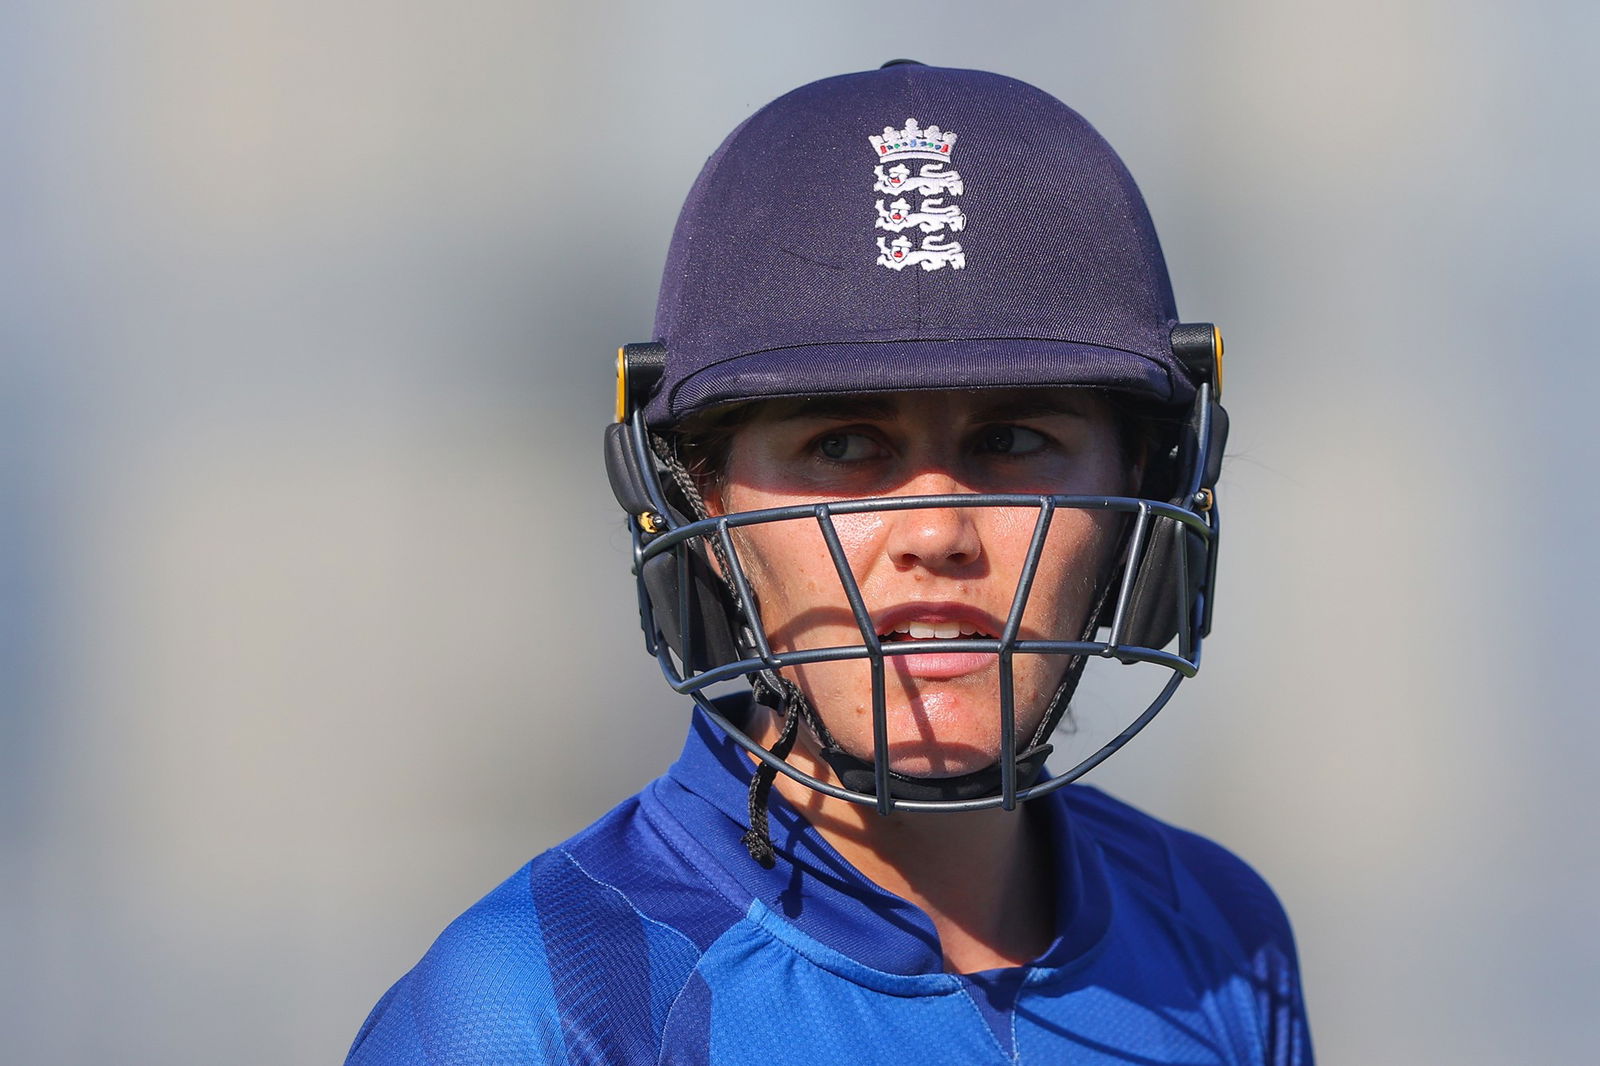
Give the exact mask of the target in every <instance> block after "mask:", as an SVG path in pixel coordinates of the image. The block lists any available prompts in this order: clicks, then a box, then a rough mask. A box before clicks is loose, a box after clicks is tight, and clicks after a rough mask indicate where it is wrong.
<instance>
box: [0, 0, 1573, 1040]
mask: <svg viewBox="0 0 1600 1066" xmlns="http://www.w3.org/2000/svg"><path fill="white" fill-rule="evenodd" d="M1597 39H1600V7H1596V6H1595V5H1592V4H1588V3H1584V2H1581V0H1573V2H1567V3H1562V2H1556V0H1551V2H1543V3H1531V4H1526V5H1509V4H1496V3H1487V2H1477V3H1464V2H1454V3H1445V2H1443V0H1437V2H1432V3H1429V2H1424V0H1406V2H1371V0H1368V2H1351V0H1347V2H1344V3H1340V4H1337V5H1333V4H1327V5H1285V4H1276V3H1271V2H1269V0H1261V2H1259V3H1207V4H1201V3H1192V4H1189V3H1184V4H1179V3H1155V2H1141V0H1133V2H1116V3H1113V2H1110V0H1100V2H1055V3H1036V4H1020V3H1004V2H998V3H991V4H987V5H982V6H980V5H978V4H966V3H954V2H944V0H923V2H921V3H918V4H913V5H910V6H906V5H877V6H868V5H863V4H857V3H846V2H839V0H826V2H813V3H810V4H807V5H755V4H749V3H746V2H738V3H734V2H729V3H704V4H692V3H691V4H662V3H643V2H639V3H604V2H591V3H585V4H578V3H575V2H553V0H534V2H527V0H524V2H520V3H510V2H499V0H482V2H472V3H462V4H453V5H446V4H410V3H379V2H327V0H319V2H316V3H312V2H306V0H281V2H274V3H267V2H258V3H218V2H214V0H213V2H199V0H170V2H157V0H150V2H142V3H83V2H79V3H73V2H65V0H54V2H44V0H13V2H11V3H8V4H6V5H5V6H4V8H3V9H0V145H3V149H0V150H3V152H4V165H3V166H0V1032H3V1033H4V1044H5V1047H6V1051H5V1052H4V1056H3V1057H4V1058H5V1059H6V1060H7V1061H10V1062H17V1063H71V1064H76V1063H94V1062H101V1061H116V1062H119V1063H130V1064H132V1063H139V1064H143V1063H151V1064H155V1063H160V1064H165V1066H176V1064H189V1063H195V1064H198V1063H211V1062H218V1061H225V1062H229V1063H234V1064H239V1066H248V1064H256V1063H260V1064H269V1063H273V1064H276V1063H287V1062H305V1063H314V1062H337V1061H339V1060H340V1058H341V1057H342V1055H343V1053H344V1051H345V1048H346V1047H347V1046H348V1044H349V1041H350V1039H351V1038H352V1036H353V1035H354V1033H355V1031H356V1028H357V1027H358V1025H359V1024H360V1022H361V1020H362V1018H363V1017H364V1015H365V1013H366V1011H367V1010H368V1008H369V1007H370V1006H371V1005H372V1004H373V1002H374V1001H375V1000H376V999H377V998H378V996H379V995H380V994H381V993H382V992H383V991H384V989H385V988H386V987H387V986H388V984H389V983H390V982H392V981H393V980H394V979H395V978H397V977H398V976H399V975H400V974H401V973H402V972H404V971H405V970H406V969H407V968H408V967H409V966H410V965H411V964H412V963H413V962H414V961H415V960H416V959H417V958H418V957H419V956H420V955H421V953H422V952H423V951H424V950H425V949H426V948H427V946H428V944H429V942H430V941H431V940H432V938H433V937H434V936H435V935H436V934H437V933H438V932H439V930H440V929H442V928H443V927H444V925H445V924H446V923H447V922H448V921H449V920H450V919H451V918H452V917H453V916H454V915H456V914H457V913H458V912H460V911H461V910H463V909H464V908H465V907H467V906H468V905H469V904H470V903H471V902H472V901H473V900H475V899H476V898H477V897H478V896H479V895H481V894H482V893H484V892H485V891H487V890H488V889H489V888H491V887H492V886H493V885H495V884H496V883H498V882H499V881H500V880H501V879H502V878H504V877H505V876H507V875H508V874H509V873H511V871H513V870H514V869H515V868H516V867H517V866H519V865H520V864H521V863H523V862H524V861H525V860H526V859H527V858H528V857H529V856H531V855H533V854H534V853H536V852H538V851H540V850H541V849H543V848H545V847H547V846H549V845H550V844H552V843H554V842H556V841H558V840H560V839H562V838H563V837H565V836H567V835H568V834H570V833H572V832H574V831H575V830H577V829H578V828H580V827H581V826H583V825H584V824H586V823H587V822H589V821H591V820H592V819H593V818H594V817H596V816H597V815H598V814H599V813H600V812H602V811H603V810H604V809H606V808H607V807H609V806H610V805H612V804H613V803H615V802H617V801H619V800H620V799H622V798H623V797H625V796H627V795H628V794H630V793H631V792H633V791H635V790H636V789H637V788H638V787H639V785H640V784H641V783H642V782H644V781H645V780H647V779H648V778H649V777H650V776H652V775H654V774H655V773H657V772H659V771H660V770H661V769H662V768H663V767H664V766H665V765H666V764H667V763H668V762H669V761H670V760H671V759H672V758H673V757H674V756H675V754H676V752H677V750H678V747H679V745H680V743H681V735H682V730H683V727H684V723H685V721H686V716H687V712H686V710H685V709H684V707H683V705H682V703H681V701H679V700H677V699H676V698H673V697H671V695H670V693H667V692H666V691H665V689H664V687H663V686H662V685H661V683H660V680H659V677H658V676H657V674H656V670H655V667H654V665H653V664H652V663H651V662H650V661H649V660H648V659H647V658H646V657H645V656H644V654H643V653H642V650H641V646H640V642H639V638H638V631H637V621H636V612H635V607H634V601H633V592H632V585H631V580H630V578H629V577H628V575H627V555H626V538H625V536H624V533H623V530H622V527H621V523H620V521H619V516H618V515H617V514H616V513H615V508H614V505H613V503H612V501H611V499H610V496H609V493H608V491H607V489H606V486H605V479H604V475H603V472H602V468H601V463H600V459H599V440H600V430H601V427H602V425H603V424H604V423H605V421H606V420H607V419H609V417H610V411H611V405H612V398H611V391H612V360H613V356H614V352H615V348H616V345H617V344H618V343H620V342H623V341H632V340H642V339H646V338H648V337H649V336H650V333H651V315H652V309H653V304H654V299H655V291H656V285H657V282H658V278H659V271H660V266H661V261H662V258H663V255H664V252H665V248H666V243H667V239H668V236H669V233H670V230H671V226H672V223H673V220H674V217H675V214H676V211H677V207H678V204H679V203H680V202H681V200H682V197H683V195H684V193H685V192H686V191H687V189H688V187H689V184H690V182H691V181H692V180H693V178H694V176H695V174H696V172H697V170H698V168H699V166H700V164H701V162H702V161H703V160H704V158H705V157H706V156H707V155H708V154H709V153H710V151H711V150H712V148H714V147H715V146H716V144H717V143H718V142H719V141H720V139H721V138H722V136H723V135H724V134H725V133H726V132H727V131H728V130H729V129H731V128H732V127H733V126H734V125H735V124H736V123H737V122H738V121H740V120H741V119H742V118H743V117H744V116H745V115H747V114H748V113H749V112H750V111H752V110H753V109H755V108H756V107H758V106H760V105H761V104H763V103H765V102H766V101H767V100H769V99H771V98H772V97H774V96H777V95H779V94H780V93H782V92H784V91H786V90H788V89H790V88H793V87H794V86H796V85H799V84H801V83H803V82H806V81H810V80H813V79H815V78H818V77H822V76H825V75H830V74H835V73H842V72H846V71H851V70H858V69H864V68H868V67H873V66H876V65H878V64H879V63H881V62H882V61H883V60H885V59H888V58H891V57H895V56H901V55H909V56H913V57H915V58H918V59H922V60H925V61H928V62H934V63H939V64H943V65H951V66H972V67H979V68H984V69H990V70H996V71H1000V72H1003V73H1007V74H1011V75H1014V76H1017V77H1020V78H1023V79H1025V80H1027V81H1030V82H1033V83H1035V84H1037V85H1039V86H1040V87H1042V88H1044V89H1045V90H1047V91H1049V92H1051V93H1053V94H1055V95H1056V96H1059V97H1060V98H1062V99H1063V100H1065V101H1066V102H1068V103H1069V104H1071V105H1073V106H1074V107H1076V108H1077V109H1079V110H1081V111H1082V112H1084V113H1085V114H1086V115H1087V116H1089V118H1090V119H1091V120H1092V121H1093V122H1095V124H1096V125H1097V126H1098V127H1099V128H1100V129H1101V131H1102V132H1103V133H1105V134H1106V136H1107V137H1108V139H1109V140H1110V141H1111V142H1112V143H1113V144H1114V145H1116V146H1117V148H1118V149H1119V151H1120V152H1121V153H1122V155H1123V157H1124V158H1125V159H1126V160H1127V162H1128V164H1129V166H1130V167H1131V169H1132V170H1133V172H1134V174H1135V176H1136V177H1137V178H1138V180H1139V182H1140V184H1141V185H1142V187H1143V189H1144V192H1145V195H1146V197H1147V199H1148V200H1149V203H1150V206H1151V209H1152V211H1153V213H1154V215H1155V218H1156V223H1157V226H1158V228H1159V230H1160V232H1161V235H1162V238H1163V242H1164V244H1165V247H1166V251H1167V255H1168V260H1169V263H1170V265H1171V268H1172V273H1173V279H1174V284H1175V287H1176V290H1177V293H1178V299H1179V306H1180V308H1181V310H1182V312H1183V313H1184V315H1185V316H1186V317H1189V318H1198V319H1211V320H1215V321H1216V322H1218V323H1220V324H1221V325H1222V327H1223V330H1224V332H1225V333H1226V335H1227V338H1228V380H1227V386H1228V397H1227V399H1228V403H1229V407H1230V409H1231V411H1232V413H1233V416H1234V434H1233V439H1232V442H1231V453H1232V454H1231V458H1230V461H1229V466H1228V467H1227V470H1226V473H1225V477H1224V482H1223V486H1222V499H1223V501H1224V504H1225V507H1226V518H1227V537H1226V542H1225V544H1224V556H1223V562H1222V567H1223V570H1222V573H1223V577H1222V594H1221V597H1220V602H1219V608H1218V613H1217V631H1216V634H1215V637H1214V639H1213V640H1212V641H1211V642H1210V643H1209V644H1208V645H1207V649H1206V652H1207V665H1206V669H1205V670H1204V671H1203V672H1202V673H1201V675H1200V677H1199V679H1198V680H1197V681H1196V682H1194V683H1192V684H1189V685H1186V686H1185V687H1184V688H1183V689H1182V690H1181V691H1180V693H1179V696H1178V699H1177V700H1176V701H1175V703H1174V705H1173V706H1172V707H1171V708H1170V709H1169V710H1168V711H1167V712H1166V713H1165V714H1164V715H1163V716H1162V717H1161V718H1160V719H1158V720H1157V721H1156V723H1155V724H1154V725H1153V726H1152V727H1151V728H1150V729H1149V730H1148V731H1147V732H1146V734H1145V735H1144V736H1142V737H1141V738H1140V739H1139V740H1138V741H1137V742H1135V743H1134V744H1133V745H1132V746H1130V747H1129V748H1128V750H1127V751H1125V752H1123V753H1122V754H1121V755H1119V756H1118V757H1117V758H1116V759H1113V760H1112V761H1111V762H1110V763H1108V764H1107V765H1106V766H1105V767H1104V768H1102V770H1100V771H1098V772H1097V773H1096V774H1095V775H1094V778H1093V780H1094V781H1095V782H1096V783H1098V784H1100V785H1101V786H1102V787H1105V788H1108V789H1110V790H1111V791H1113V792H1115V793H1117V794H1119V795H1121V796H1123V797H1124V798H1126V799H1128V800H1130V801H1133V802H1135V803H1137V804H1139V805H1141V806H1143V807H1145V808H1147V809H1149V810H1151V811H1153V812H1154V813H1157V814H1159V815H1161V816H1163V817H1166V818H1168V819H1170V820H1172V821H1175V822H1178V823H1179V824H1182V825H1186V826H1190V827H1193V828H1196V829H1199V830H1202V831H1204V832H1206V833H1208V834H1211V835H1213V836H1215V837H1217V838H1218V839H1220V840H1222V841H1224V842H1226V843H1227V844H1228V845H1230V846H1231V847H1233V848H1234V849H1235V850H1237V851H1238V852H1240V853H1241V854H1242V855H1244V856H1245V857H1246V858H1247V859H1249V860H1250V861H1251V862H1252V863H1253V864H1254V865H1255V866H1256V867H1257V868H1258V869H1260V870H1261V871H1262V872H1263V873H1264V874H1265V875H1266V876H1267V877H1268V879H1269V880H1270V881H1271V882H1272V883H1273V884H1274V885H1275V886H1276V888H1277V889H1278V891H1279V893H1280V894H1281V896H1282V898H1283V900H1284V902H1285V904H1286V905H1287V907H1288V909H1289V912H1290V914H1291V916H1292V917H1293V919H1294V921H1295V925H1296V930H1297V934H1298V937H1299V943H1300V950H1301V955H1302V959H1303V963H1304V971H1305V980H1306V986H1307V994H1308V997H1309V1000H1310V1007H1311V1011H1312V1023H1313V1032H1314V1035H1315V1037H1316V1039H1317V1042H1318V1045H1319V1052H1320V1056H1321V1058H1322V1060H1323V1061H1324V1062H1328V1063H1362V1064H1366V1066H1383V1064H1396V1066H1398V1064H1415V1063H1431V1062H1439V1063H1451V1064H1454V1066H1477V1064H1489V1063H1513V1062H1517V1063H1520V1062H1578V1061H1585V1060H1588V1059H1590V1058H1591V1057H1592V1055H1593V1053H1594V1052H1593V1049H1594V1047H1595V1046H1596V1043H1597V1041H1600V1023H1597V1022H1596V1013H1595V1011H1594V1008H1595V1006H1596V1005H1597V1004H1600V916H1597V914H1596V904H1597V900H1600V844H1597V839H1600V834H1597V833H1596V832H1595V831H1594V830H1593V828H1592V827H1591V826H1590V825H1589V822H1590V817H1589V815H1590V812H1591V811H1592V810H1593V809H1594V808H1595V806H1596V803H1597V801H1600V779H1597V778H1600V775H1597V774H1596V773H1595V772H1594V770H1593V766H1592V764H1593V762H1594V759H1595V755H1596V752H1597V750H1600V743H1597V742H1600V720H1597V716H1596V715H1595V714H1594V713H1593V712H1592V710H1591V706H1590V705H1591V703H1592V702H1593V695H1592V689H1591V686H1592V685H1593V681H1592V675H1591V674H1590V673H1589V669H1588V668H1589V665H1590V663H1589V657H1590V656H1591V655H1592V649H1593V645H1594V639H1593V638H1594V636H1595V633H1596V623H1595V621H1594V616H1595V609H1594V603H1595V600H1596V596H1597V593H1600V589H1597V588H1596V578H1595V566H1596V558H1597V557H1596V552H1595V550H1594V535H1595V534H1594V530H1595V529H1596V526H1597V520H1600V514H1597V507H1596V504H1595V494H1594V492H1593V490H1592V488H1591V485H1590V481H1591V479H1592V477H1593V475H1594V472H1595V470H1596V469H1597V465H1600V447H1597V445H1596V442H1595V435H1594V432H1593V429H1592V424H1593V417H1592V412H1591V410H1590V408H1591V407H1592V405H1593V402H1594V400H1595V398H1596V397H1597V395H1600V369H1597V365H1600V364H1597V360H1596V357H1595V355H1594V353H1593V350H1592V349H1593V346H1594V337H1595V329H1594V325H1593V321H1594V316H1595V307H1596V297H1597V290H1600V285H1597V283H1600V254H1597V252H1596V248H1597V245H1600V217H1597V216H1600V202H1597V198H1596V196H1595V194H1594V185H1593V182H1594V174H1595V173H1596V172H1597V171H1600V138H1597V137H1596V136H1595V121H1596V119H1595V114H1596V109H1597V105H1600V75H1597V74H1596V73H1595V65H1594V63H1593V43H1594V41H1595V40H1597Z"/></svg>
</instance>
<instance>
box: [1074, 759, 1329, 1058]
mask: <svg viewBox="0 0 1600 1066" xmlns="http://www.w3.org/2000/svg"><path fill="white" fill-rule="evenodd" d="M1066 791H1067V792H1068V793H1069V796H1068V799H1067V803H1068V810H1069V811H1070V817H1071V819H1072V825H1073V831H1074V832H1082V833H1085V834H1086V835H1087V836H1089V837H1090V838H1091V839H1092V841H1093V842H1094V844H1095V845H1096V846H1097V847H1098V850H1099V852H1100V854H1101V855H1102V856H1103V859H1104V865H1105V870H1106V876H1107V879H1108V880H1109V881H1112V882H1113V883H1115V884H1117V885H1119V886H1120V887H1121V888H1123V889H1124V890H1126V891H1127V893H1128V894H1129V895H1130V896H1131V897H1132V898H1134V899H1136V900H1138V901H1140V905H1138V906H1135V907H1133V908H1130V909H1132V910H1134V911H1136V912H1139V913H1141V914H1142V915H1143V916H1144V920H1143V921H1142V922H1141V924H1142V925H1143V926H1145V927H1147V928H1164V929H1166V930H1167V931H1168V935H1170V936H1171V937H1173V938H1174V939H1176V940H1178V941H1182V942H1184V943H1186V944H1187V945H1189V950H1188V951H1187V952H1186V956H1187V957H1188V958H1189V959H1191V960H1193V962H1194V963H1195V964H1197V965H1199V966H1200V967H1201V968H1202V969H1203V970H1205V971H1206V972H1207V974H1208V975H1209V976H1210V977H1212V978H1222V979H1223V982H1224V983H1226V984H1229V985H1230V986H1231V987H1233V988H1235V989H1236V990H1237V991H1238V996H1237V998H1236V999H1235V1000H1234V1002H1236V1003H1238V1004H1241V1007H1240V1009H1239V1010H1238V1011H1237V1012H1236V1016H1237V1017H1249V1018H1250V1019H1251V1024H1252V1027H1253V1028H1254V1029H1255V1030H1256V1032H1257V1033H1258V1038H1257V1039H1258V1043H1259V1046H1260V1047H1261V1049H1262V1052H1263V1057H1264V1058H1265V1061H1266V1062H1268V1063H1272V1064H1275V1066H1276V1064H1283V1066H1310V1064H1311V1062H1312V1052H1311V1039H1310V1032H1309V1029H1308V1026H1307V1023H1306V1012H1305V1001H1304V997H1303V993H1302V986H1301V981H1300V969H1299V961H1298V958H1297V956H1296V952H1295V945H1294V934H1293V932H1292V931H1291V930H1290V927H1289V919H1288V916H1287V915H1286V914H1285V913H1284V909H1283V906H1282V904H1280V903H1279V902H1278V897H1277V895H1276V894H1274V893H1273V891H1272V889H1271V887H1269V886H1268V884H1267V882H1266V881H1265V880H1264V879H1263V878H1262V877H1261V875H1260V874H1258V873H1256V871H1255V870H1253V869H1251V867H1250V866H1249V865H1248V864H1246V863H1245V862H1244V861H1243V860H1242V859H1240V858H1239V857H1238V856H1237V855H1235V854H1233V852H1231V851H1229V850H1228V849H1226V848H1224V847H1222V846H1221V845H1220V844H1217V843H1215V842H1214V841H1211V840H1208V839H1207V838H1205V837H1203V836H1201V835H1199V834H1198V833H1193V832H1190V831H1188V830H1186V829H1179V828H1177V827H1176V826H1172V825H1168V824H1167V823H1166V822H1163V821H1161V820H1160V819H1157V818H1154V817H1152V816H1150V815H1148V814H1145V813H1144V812H1142V811H1140V810H1137V809H1136V808H1134V807H1131V806H1129V805H1128V804H1126V803H1123V802H1122V801H1120V800H1116V799H1113V798H1112V797H1110V796H1108V795H1106V794H1105V793H1103V792H1101V791H1099V790H1098V789H1094V788H1090V787H1087V786H1077V785H1075V786H1073V787H1071V788H1069V789H1067V790H1066Z"/></svg>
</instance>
